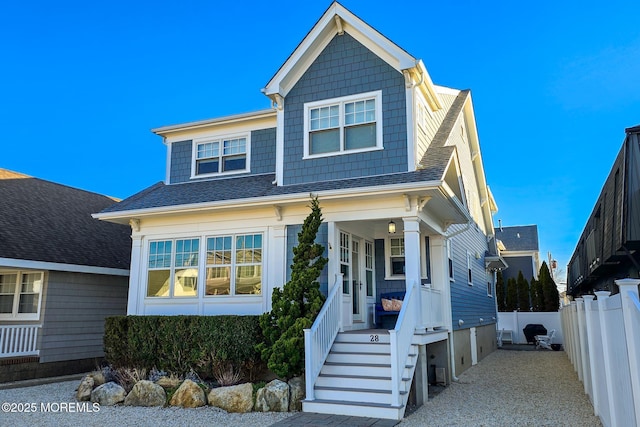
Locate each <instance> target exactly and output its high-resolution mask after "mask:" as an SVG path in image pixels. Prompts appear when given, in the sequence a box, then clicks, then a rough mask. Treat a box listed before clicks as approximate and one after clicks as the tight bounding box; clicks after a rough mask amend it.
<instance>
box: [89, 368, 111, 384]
mask: <svg viewBox="0 0 640 427" xmlns="http://www.w3.org/2000/svg"><path fill="white" fill-rule="evenodd" d="M87 376H89V377H91V378H93V385H94V387H98V386H99V385H102V384H104V383H106V382H107V380H106V379H105V377H104V374H103V373H102V372H101V371H93V372H90V373H89V374H87Z"/></svg>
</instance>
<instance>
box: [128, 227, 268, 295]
mask: <svg viewBox="0 0 640 427" xmlns="http://www.w3.org/2000/svg"><path fill="white" fill-rule="evenodd" d="M247 234H261V235H262V262H261V263H260V265H261V269H262V292H261V293H260V294H259V295H257V294H241V295H235V294H230V295H205V292H206V282H205V280H206V269H207V261H206V256H207V249H206V245H207V239H208V238H211V237H224V236H232V239H233V245H232V259H233V263H232V268H235V267H236V266H237V264H236V263H235V253H234V252H235V250H234V249H235V237H236V236H239V235H247ZM185 239H199V241H200V242H199V248H200V249H199V252H198V290H197V292H196V295H192V296H178V297H176V296H173V282H171V288H170V289H171V291H170V294H169V295H170V296H165V297H153V296H148V295H147V288H148V285H149V283H148V280H149V274H148V272H149V255H150V252H149V246H150V243H151V242H159V241H165V240H171V241H173V242H174V243H173V249H172V255H171V256H172V259H171V267H169V269H170V270H171V273H170V279H169V280H173V275H174V271H175V265H174V263H175V260H174V257H175V241H176V240H185ZM142 247H143V248H144V250H143V254H142V268H141V269H140V273H141V275H140V277H141V282H140V283H141V284H142V286H140V288H139V289H140V295H141V296H142V299H143V300H144V304H148V305H164V304H169V305H171V304H174V303H176V302H177V301H179V302H187V301H188V302H191V301H196V300H197V301H199V302H204V303H207V304H211V303H216V301H222V300H224V301H225V304H226V303H229V302H233V301H238V302H246V303H250V302H255V301H261V300H263V298H264V296H265V292H266V289H267V279H268V273H269V272H268V271H267V270H268V264H266V259H267V249H268V240H267V229H266V228H254V227H247V228H242V229H233V230H228V231H215V232H207V233H206V234H200V235H194V234H182V233H181V234H170V235H162V234H161V235H154V236H149V237H148V238H147V239H144V242H143V245H142ZM232 289H234V288H233V286H232ZM230 300H232V301H230Z"/></svg>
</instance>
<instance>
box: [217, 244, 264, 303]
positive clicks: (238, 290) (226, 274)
mask: <svg viewBox="0 0 640 427" xmlns="http://www.w3.org/2000/svg"><path fill="white" fill-rule="evenodd" d="M206 277H207V279H206V282H207V284H206V290H205V295H207V296H213V295H261V294H262V234H238V235H235V236H216V237H209V238H207V268H206Z"/></svg>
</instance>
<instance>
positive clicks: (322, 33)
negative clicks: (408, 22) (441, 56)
mask: <svg viewBox="0 0 640 427" xmlns="http://www.w3.org/2000/svg"><path fill="white" fill-rule="evenodd" d="M344 32H347V33H348V34H350V35H351V36H352V37H353V38H355V39H356V40H358V42H360V43H361V44H363V45H364V46H366V47H367V48H368V49H369V50H371V51H372V52H373V53H375V54H376V55H377V56H378V57H380V58H381V59H382V60H384V61H385V62H387V63H388V64H389V65H390V66H392V67H393V68H395V69H396V70H398V72H403V71H407V72H408V73H409V74H412V75H414V76H415V78H416V79H417V80H419V81H420V87H421V89H422V90H423V92H424V93H425V96H426V98H427V100H428V102H429V103H430V104H431V106H432V108H433V109H434V110H436V109H439V108H442V103H441V101H440V99H439V96H438V94H437V92H436V91H435V89H434V87H433V83H432V81H431V77H430V76H429V73H428V72H427V69H426V68H425V67H424V64H423V63H422V61H421V60H419V59H417V58H415V57H414V56H412V55H410V54H409V53H408V52H407V51H405V50H404V49H402V48H401V47H400V46H398V45H397V44H395V43H393V42H392V41H391V40H389V39H388V38H386V37H385V36H383V35H382V34H381V33H380V32H378V31H377V30H376V29H375V28H373V27H371V26H370V25H369V24H367V23H366V22H364V21H363V20H361V19H360V18H358V17H357V16H356V15H354V14H353V13H352V12H351V11H349V10H347V9H346V8H345V7H344V6H342V5H341V4H340V3H338V2H333V3H332V4H331V5H330V6H329V8H328V9H327V10H326V11H325V12H324V14H323V15H322V16H321V17H320V19H319V20H318V22H316V24H315V25H314V26H313V28H311V30H310V31H309V33H307V35H306V36H305V38H304V39H303V40H302V41H301V42H300V44H299V45H298V46H297V47H296V49H295V50H294V51H293V52H292V53H291V55H289V58H287V60H286V61H285V63H284V64H282V66H281V67H280V69H278V71H277V72H276V73H275V75H274V76H273V77H272V78H271V80H269V82H268V83H267V84H266V86H265V87H264V89H262V92H263V93H264V94H265V95H267V96H269V97H270V98H271V99H272V100H274V101H275V102H278V99H277V98H278V96H280V97H285V96H287V93H289V91H290V90H291V88H292V87H293V86H294V85H295V84H296V82H297V81H298V80H299V79H300V77H302V75H303V74H304V72H305V71H306V70H307V69H308V68H309V67H310V66H311V64H312V63H313V61H314V60H315V59H316V58H317V57H318V55H320V53H321V52H322V50H323V49H324V48H325V47H326V46H327V45H328V44H329V42H330V41H331V40H332V39H333V38H334V37H335V36H336V35H341V34H343V33H344ZM412 78H413V77H412Z"/></svg>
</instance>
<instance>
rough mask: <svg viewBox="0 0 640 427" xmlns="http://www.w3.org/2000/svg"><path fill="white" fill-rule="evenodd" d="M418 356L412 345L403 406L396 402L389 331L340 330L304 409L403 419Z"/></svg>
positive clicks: (404, 377) (404, 378) (404, 375)
mask: <svg viewBox="0 0 640 427" xmlns="http://www.w3.org/2000/svg"><path fill="white" fill-rule="evenodd" d="M417 358H418V347H417V345H412V346H411V348H410V350H409V355H408V357H407V361H406V363H405V367H404V370H403V372H402V378H401V383H400V396H401V405H399V406H398V405H393V404H392V383H391V345H390V335H389V331H387V330H377V329H376V330H372V329H369V330H365V331H350V332H341V333H338V335H337V337H336V339H335V341H334V343H333V345H332V347H331V351H330V352H329V355H328V356H327V360H326V362H325V363H324V365H323V366H322V369H321V370H320V374H319V375H318V379H317V380H316V382H315V384H314V387H313V389H314V400H305V401H303V402H302V410H303V411H304V412H317V413H322V414H338V415H353V416H363V417H375V418H386V419H394V420H399V419H401V418H402V417H403V415H404V411H405V408H406V404H407V400H408V398H409V389H410V387H411V380H412V378H413V373H414V371H415V366H416V360H417Z"/></svg>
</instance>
